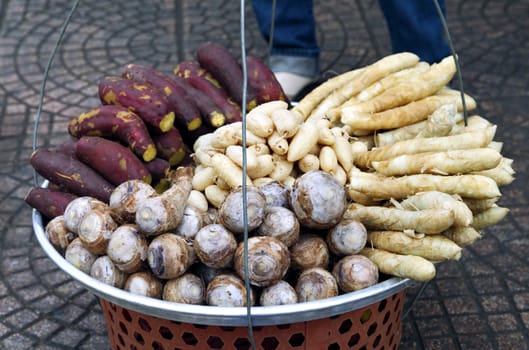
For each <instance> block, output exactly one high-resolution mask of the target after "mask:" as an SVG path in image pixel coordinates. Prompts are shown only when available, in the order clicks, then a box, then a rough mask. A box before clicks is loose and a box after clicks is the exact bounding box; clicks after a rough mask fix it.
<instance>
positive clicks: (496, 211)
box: [472, 204, 509, 231]
mask: <svg viewBox="0 0 529 350" xmlns="http://www.w3.org/2000/svg"><path fill="white" fill-rule="evenodd" d="M508 213H509V208H505V207H500V206H498V205H496V204H495V205H493V206H492V207H490V208H489V209H486V210H484V211H482V212H481V213H478V214H476V215H474V220H473V221H472V227H474V228H475V229H476V230H478V231H479V230H482V229H485V228H487V227H489V226H492V225H495V224H497V223H498V222H500V221H501V220H503V218H505V216H507V214H508Z"/></svg>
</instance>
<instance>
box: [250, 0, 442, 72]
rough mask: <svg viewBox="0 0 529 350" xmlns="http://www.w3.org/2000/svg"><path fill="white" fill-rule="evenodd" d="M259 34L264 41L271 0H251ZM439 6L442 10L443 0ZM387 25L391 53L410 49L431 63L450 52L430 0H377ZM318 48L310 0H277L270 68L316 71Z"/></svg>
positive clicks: (270, 10)
mask: <svg viewBox="0 0 529 350" xmlns="http://www.w3.org/2000/svg"><path fill="white" fill-rule="evenodd" d="M252 2H253V8H254V12H255V16H256V18H257V23H258V25H259V30H260V31H261V34H262V36H263V37H264V38H265V39H266V40H267V41H268V40H269V32H270V25H271V20H272V18H271V17H272V0H252ZM439 5H440V7H441V9H442V11H443V13H446V9H445V1H444V0H439ZM379 6H380V9H381V10H382V13H383V14H384V16H385V18H386V23H387V25H388V29H389V33H390V38H391V48H392V51H393V52H403V51H408V52H413V53H415V54H416V55H418V56H419V57H420V58H421V60H423V61H426V62H429V63H433V62H438V61H440V60H441V59H442V58H444V57H446V56H448V55H449V54H450V49H449V47H448V44H447V42H446V40H445V37H444V31H443V28H442V24H441V20H440V19H439V17H438V15H437V11H436V9H435V5H434V3H433V1H432V0H379ZM319 54H320V50H319V46H318V43H317V39H316V23H315V20H314V14H313V2H312V0H296V1H290V0H277V1H276V12H275V22H274V37H273V45H272V52H271V57H270V67H271V68H272V70H273V71H275V72H278V71H286V72H291V73H297V74H301V75H305V76H315V75H317V74H318V73H319V67H318V58H319Z"/></svg>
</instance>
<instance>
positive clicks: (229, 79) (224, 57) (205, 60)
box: [196, 42, 257, 110]
mask: <svg viewBox="0 0 529 350" xmlns="http://www.w3.org/2000/svg"><path fill="white" fill-rule="evenodd" d="M196 57H197V61H198V63H199V64H200V65H201V66H202V67H203V68H204V69H206V70H207V71H208V72H209V73H211V75H212V76H213V78H215V79H216V80H217V81H218V82H219V83H220V85H221V86H223V87H224V88H225V89H226V91H227V92H228V95H229V96H230V97H231V98H232V99H233V100H234V101H235V102H237V104H238V105H239V106H241V105H242V96H243V74H242V68H241V66H240V65H239V63H238V62H237V59H236V58H235V56H234V55H233V54H232V53H231V52H230V51H229V50H228V49H227V48H226V47H224V46H222V45H220V44H216V43H213V42H205V43H203V44H202V45H200V46H199V47H198V49H197V53H196ZM256 105H257V101H256V99H255V96H254V94H253V92H252V90H251V88H250V87H249V86H248V89H247V92H246V108H247V109H248V110H251V109H252V108H253V107H255V106H256Z"/></svg>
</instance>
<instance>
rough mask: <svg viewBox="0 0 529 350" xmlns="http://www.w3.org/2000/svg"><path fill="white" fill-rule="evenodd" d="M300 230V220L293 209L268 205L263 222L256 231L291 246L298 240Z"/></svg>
mask: <svg viewBox="0 0 529 350" xmlns="http://www.w3.org/2000/svg"><path fill="white" fill-rule="evenodd" d="M299 231H300V225H299V221H298V219H297V217H296V214H294V212H293V211H292V210H290V209H288V208H285V207H281V206H267V207H266V209H265V213H264V217H263V222H262V223H261V225H259V227H258V228H257V229H256V231H255V232H256V234H257V235H260V236H271V237H275V238H277V239H278V240H280V241H281V242H283V244H285V245H286V246H287V247H290V246H292V245H294V244H295V243H296V242H297V241H298V239H299Z"/></svg>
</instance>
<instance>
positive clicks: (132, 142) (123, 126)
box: [68, 105, 156, 162]
mask: <svg viewBox="0 0 529 350" xmlns="http://www.w3.org/2000/svg"><path fill="white" fill-rule="evenodd" d="M68 132H69V133H70V135H72V136H74V137H77V138H79V137H82V136H101V137H105V138H116V139H119V140H120V141H122V142H124V143H126V144H127V145H129V147H131V149H132V150H133V152H134V153H136V154H137V155H138V156H139V157H141V158H142V159H143V160H144V161H146V162H148V161H150V160H152V159H154V158H155V157H156V146H155V145H154V142H153V140H152V138H151V136H150V134H149V131H148V129H147V126H146V125H145V123H144V122H143V120H142V119H141V118H140V117H139V116H138V115H137V114H136V113H134V112H131V111H129V110H128V109H127V108H126V107H123V106H115V105H102V106H99V107H98V108H94V109H92V110H90V111H88V112H85V113H82V114H81V115H80V116H79V117H77V118H75V119H72V120H71V121H70V123H69V124H68ZM74 152H75V149H74Z"/></svg>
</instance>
